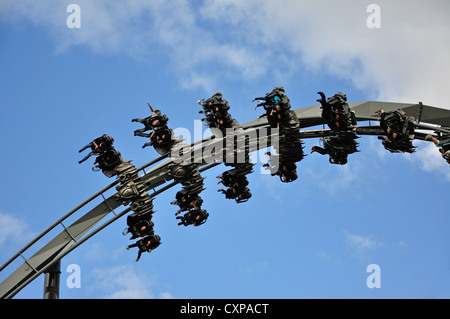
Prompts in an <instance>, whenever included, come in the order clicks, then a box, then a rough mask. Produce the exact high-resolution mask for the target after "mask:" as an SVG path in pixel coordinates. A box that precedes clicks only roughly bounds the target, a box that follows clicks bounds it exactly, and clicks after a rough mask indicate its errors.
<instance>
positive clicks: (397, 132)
mask: <svg viewBox="0 0 450 319" xmlns="http://www.w3.org/2000/svg"><path fill="white" fill-rule="evenodd" d="M375 113H378V114H380V127H381V128H382V129H383V131H384V133H385V136H382V137H381V136H380V137H378V138H379V139H381V140H382V143H383V146H384V147H385V149H387V150H388V151H390V152H392V153H403V152H407V153H414V152H415V147H414V146H413V145H412V140H413V139H414V124H413V120H414V118H412V117H408V116H406V113H405V112H404V111H403V110H395V111H390V112H385V111H384V110H383V109H379V110H377V111H375Z"/></svg>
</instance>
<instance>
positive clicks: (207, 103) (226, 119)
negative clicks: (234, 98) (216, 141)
mask: <svg viewBox="0 0 450 319" xmlns="http://www.w3.org/2000/svg"><path fill="white" fill-rule="evenodd" d="M197 103H198V104H200V105H201V106H202V108H203V110H202V111H199V113H203V115H204V116H205V117H204V118H203V119H202V121H205V124H206V125H207V126H208V127H209V128H218V129H219V130H220V131H221V132H222V134H224V133H225V130H226V129H227V128H233V127H234V128H237V127H238V126H239V124H238V123H237V121H236V120H235V119H233V118H232V117H231V115H230V114H229V113H228V110H229V109H230V105H229V104H228V101H227V100H225V99H224V98H223V96H222V93H220V92H217V93H215V94H214V95H213V96H211V97H210V98H209V99H207V100H204V99H201V100H198V101H197Z"/></svg>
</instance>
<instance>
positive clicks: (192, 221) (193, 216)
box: [177, 208, 209, 226]
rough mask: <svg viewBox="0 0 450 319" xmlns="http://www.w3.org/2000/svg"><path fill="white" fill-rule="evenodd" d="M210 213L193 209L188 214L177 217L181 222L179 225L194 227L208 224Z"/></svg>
mask: <svg viewBox="0 0 450 319" xmlns="http://www.w3.org/2000/svg"><path fill="white" fill-rule="evenodd" d="M208 216H209V213H208V212H207V211H206V210H204V209H199V208H198V209H193V210H189V211H188V212H187V213H186V214H184V215H183V216H177V219H179V220H180V222H179V223H178V225H184V226H189V225H194V226H200V225H202V224H204V223H205V222H206V220H207V219H208Z"/></svg>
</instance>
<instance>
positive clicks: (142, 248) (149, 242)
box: [126, 234, 162, 261]
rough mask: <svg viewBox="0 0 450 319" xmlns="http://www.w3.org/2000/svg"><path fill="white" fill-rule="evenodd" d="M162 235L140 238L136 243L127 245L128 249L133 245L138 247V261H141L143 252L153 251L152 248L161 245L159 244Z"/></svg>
mask: <svg viewBox="0 0 450 319" xmlns="http://www.w3.org/2000/svg"><path fill="white" fill-rule="evenodd" d="M161 244H162V242H161V237H159V236H158V235H154V234H151V235H148V236H146V237H144V238H142V239H140V240H138V241H137V242H136V243H135V244H131V245H129V246H127V247H126V249H127V250H128V249H130V248H133V247H138V248H139V251H138V256H137V258H136V261H139V259H140V258H141V255H142V253H144V252H151V251H152V250H154V249H156V248H158V247H159V245H161Z"/></svg>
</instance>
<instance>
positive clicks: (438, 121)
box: [0, 101, 450, 299]
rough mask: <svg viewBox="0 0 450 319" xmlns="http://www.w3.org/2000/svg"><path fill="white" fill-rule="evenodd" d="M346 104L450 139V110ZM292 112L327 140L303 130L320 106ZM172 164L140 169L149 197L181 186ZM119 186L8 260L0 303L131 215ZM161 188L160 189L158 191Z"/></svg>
mask: <svg viewBox="0 0 450 319" xmlns="http://www.w3.org/2000/svg"><path fill="white" fill-rule="evenodd" d="M348 104H349V106H350V108H351V109H352V110H353V111H355V114H356V120H357V121H358V122H363V121H378V119H379V117H378V115H376V114H375V113H374V111H375V110H377V109H379V108H383V109H384V110H385V111H391V110H396V109H403V110H404V111H405V112H406V114H407V115H408V116H413V117H414V118H415V119H416V122H415V123H414V126H415V127H416V128H418V129H421V130H425V131H431V132H441V133H445V134H450V110H445V109H440V108H436V107H432V106H427V105H422V103H419V104H405V103H390V102H372V101H368V102H351V103H348ZM293 111H295V113H296V114H297V117H298V119H299V121H300V138H301V139H305V138H315V137H323V136H327V135H329V133H330V132H331V131H330V130H329V129H315V130H302V129H305V128H309V127H313V126H318V125H322V124H323V123H324V122H323V119H322V118H321V110H320V105H313V106H310V107H304V108H298V109H295V110H293ZM424 123H426V124H424ZM369 124H370V122H369ZM241 127H242V128H243V129H244V132H245V133H247V134H249V136H250V139H249V142H250V145H251V150H253V151H255V150H259V149H261V148H265V147H267V146H270V136H269V137H268V138H267V140H264V141H263V137H261V136H264V137H266V134H259V132H260V130H265V131H267V128H268V127H269V125H268V122H267V120H266V119H257V120H253V121H250V122H247V123H243V124H241ZM356 132H357V134H358V135H383V131H382V129H381V128H380V127H379V126H371V125H369V126H361V127H360V126H358V128H357V131H356ZM425 135H426V134H425V133H416V135H415V139H420V140H423V139H424V137H425ZM225 138H226V137H225ZM217 142H220V143H222V141H221V140H220V139H216V138H214V137H209V138H206V139H203V140H201V141H196V142H194V143H192V144H191V147H192V148H191V150H192V152H191V154H190V156H191V159H192V160H194V161H195V162H196V163H201V164H200V166H201V168H200V169H199V171H200V172H202V171H206V170H208V169H209V168H212V167H214V166H216V165H219V164H221V163H222V162H215V161H214V159H213V158H212V157H211V156H210V157H208V156H207V155H204V154H203V150H204V149H205V148H206V147H210V148H211V147H212V145H213V143H217ZM196 150H197V152H196ZM195 154H199V155H200V158H198V157H197V158H195V156H196V155H195ZM197 156H198V155H197ZM172 162H173V159H172V158H170V157H169V155H168V154H166V155H163V156H160V157H158V158H156V159H154V160H152V161H150V162H148V163H147V164H145V165H143V166H141V167H139V168H137V170H138V171H139V172H143V174H142V175H140V176H138V177H137V179H140V181H141V182H143V183H144V185H145V190H146V191H151V190H153V192H152V193H150V196H151V197H154V196H156V195H158V194H160V193H162V192H164V191H165V190H167V189H169V188H171V187H173V186H175V185H176V184H177V183H176V182H173V181H172V182H170V181H171V179H172V177H171V175H170V174H169V169H168V166H169V164H170V163H172ZM155 164H157V165H156V166H153V167H152V168H150V169H149V170H148V171H145V169H146V168H148V167H150V166H152V165H155ZM117 184H118V181H115V182H113V183H111V184H109V185H108V186H106V187H105V188H103V189H102V190H100V191H98V192H97V193H95V194H94V195H92V196H91V197H89V198H87V199H86V200H84V201H83V202H81V203H80V204H79V205H78V206H76V207H75V208H74V209H72V210H71V211H69V212H68V213H66V214H65V215H64V216H62V217H61V218H60V219H58V220H57V221H55V222H54V223H53V224H52V225H51V226H49V227H48V228H47V229H46V230H44V231H43V232H42V233H41V234H39V235H38V236H37V237H36V238H35V239H33V240H32V241H31V242H30V243H28V244H27V245H26V246H25V247H24V248H22V249H21V250H19V251H18V252H17V253H16V254H15V255H14V256H12V257H11V258H10V259H9V260H8V261H6V262H5V263H4V264H3V265H2V266H1V267H0V273H2V274H4V271H5V269H7V268H11V267H8V266H10V264H11V263H12V262H14V261H15V260H16V259H18V258H19V257H21V258H22V259H23V260H24V262H23V264H22V265H21V266H19V267H18V268H16V269H15V270H14V271H12V272H11V273H10V274H9V275H8V276H7V277H6V278H5V279H4V280H3V281H2V282H1V283H0V298H2V299H4V298H12V297H14V296H15V295H16V294H17V293H18V292H19V291H20V290H21V289H22V288H24V287H25V286H26V285H28V284H29V283H30V282H32V281H33V280H34V279H35V278H36V277H38V276H39V275H40V274H42V273H44V272H46V270H48V269H49V268H50V267H51V266H52V265H53V264H54V263H55V262H56V261H58V260H60V259H61V258H63V257H64V256H66V255H67V254H68V253H70V252H71V251H72V250H74V249H76V248H77V247H79V246H80V245H81V244H83V243H84V242H86V241H87V240H88V239H90V238H91V237H92V236H94V235H95V234H96V233H98V232H99V231H101V230H103V229H104V228H106V227H107V226H109V225H110V224H111V223H113V222H114V221H116V220H117V219H119V218H120V217H122V216H124V215H125V214H127V213H128V212H130V210H131V209H130V208H129V207H128V208H125V209H124V210H122V211H121V212H119V213H116V212H115V210H116V209H118V208H119V207H120V206H121V205H122V202H121V201H120V200H117V199H116V198H115V196H114V195H115V194H114V195H111V196H109V197H108V198H106V197H105V195H104V194H105V193H106V192H107V191H108V190H110V189H112V188H113V187H114V186H116V185H117ZM158 187H160V188H159V189H157V190H155V189H156V188H158ZM98 199H101V203H100V204H98V205H97V206H95V207H94V208H92V209H90V210H88V211H87V212H86V210H87V205H88V204H90V203H92V202H93V201H94V200H98ZM111 213H112V214H111ZM73 215H78V216H80V217H79V218H78V219H77V220H76V221H75V222H73V223H72V224H70V226H65V225H64V223H63V222H65V221H67V220H68V218H69V217H71V216H73ZM102 220H105V221H104V222H103V223H102V224H101V225H100V226H98V227H97V228H94V227H95V226H96V225H98V224H99V223H100V222H101V221H102ZM56 227H62V229H63V230H62V231H61V232H60V233H59V234H58V235H56V236H55V237H53V238H52V239H51V240H49V241H48V242H47V243H46V244H45V245H44V246H43V247H42V248H40V249H39V248H37V247H36V246H37V245H38V242H39V240H40V239H42V238H43V237H44V236H45V235H47V234H48V233H49V232H50V231H52V230H54V229H55V228H56ZM36 248H37V249H39V250H37V252H35V253H34V254H33V255H32V256H31V257H29V258H25V257H24V253H26V252H30V251H36Z"/></svg>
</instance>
